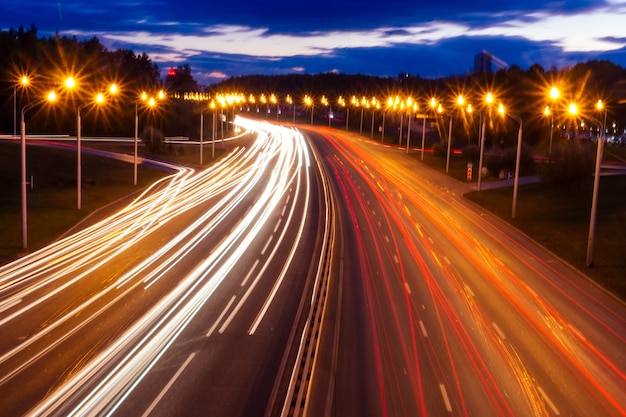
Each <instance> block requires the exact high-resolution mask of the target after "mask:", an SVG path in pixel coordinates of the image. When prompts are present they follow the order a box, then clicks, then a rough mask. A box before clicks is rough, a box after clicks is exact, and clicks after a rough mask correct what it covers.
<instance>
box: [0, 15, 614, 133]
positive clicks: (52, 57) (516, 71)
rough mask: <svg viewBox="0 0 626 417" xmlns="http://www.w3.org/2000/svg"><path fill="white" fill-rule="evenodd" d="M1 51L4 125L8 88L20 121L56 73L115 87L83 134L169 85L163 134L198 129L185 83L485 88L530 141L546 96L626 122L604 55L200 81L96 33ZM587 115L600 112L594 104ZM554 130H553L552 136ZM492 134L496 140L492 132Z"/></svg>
mask: <svg viewBox="0 0 626 417" xmlns="http://www.w3.org/2000/svg"><path fill="white" fill-rule="evenodd" d="M0 56H1V57H2V59H3V62H4V63H5V65H4V66H3V68H2V70H1V71H2V73H3V74H2V77H0V94H2V97H1V98H0V106H1V108H2V111H1V113H0V131H2V132H10V131H12V127H13V108H14V93H15V102H16V104H17V106H15V107H17V109H18V111H17V119H18V123H19V109H20V108H21V107H22V106H23V105H24V104H25V103H28V102H29V101H31V100H33V99H34V98H35V96H36V94H41V91H40V90H38V89H37V88H35V86H53V85H58V84H60V77H63V76H65V75H67V74H72V75H74V76H76V77H78V79H79V83H80V85H81V86H84V87H82V88H83V89H84V90H85V91H83V93H86V91H87V89H93V88H104V86H105V85H106V84H107V83H110V82H116V83H118V84H119V85H120V86H121V92H122V93H121V94H122V97H120V98H117V99H115V102H114V103H113V104H114V105H112V106H108V107H106V109H107V110H106V113H105V112H104V111H99V110H98V111H89V112H87V113H88V114H86V115H85V116H84V118H86V119H87V120H86V121H85V123H84V124H83V126H84V129H85V131H84V134H85V135H90V134H97V135H116V136H132V134H133V126H134V110H135V105H136V104H137V100H138V94H139V92H141V91H156V90H158V89H165V90H166V92H167V93H168V95H169V97H170V98H168V100H166V101H165V102H164V103H160V104H159V106H160V107H161V108H160V110H159V112H158V115H159V116H158V117H159V119H160V122H159V128H160V129H161V130H162V131H163V133H164V134H165V135H166V136H190V137H197V135H198V121H197V119H198V115H199V113H200V111H202V110H203V107H201V106H205V107H206V105H207V103H206V102H204V103H201V104H199V103H198V102H188V101H185V100H182V98H179V99H174V98H172V97H176V95H175V94H174V93H177V92H178V93H183V92H186V91H202V92H205V93H207V94H209V95H211V94H217V93H220V92H242V93H245V94H255V95H256V94H271V93H273V94H276V95H277V96H278V99H279V105H281V106H283V107H285V108H287V104H286V103H285V101H284V100H285V97H286V96H287V95H290V96H292V97H293V99H294V101H296V103H297V104H298V105H299V106H301V107H302V102H301V100H302V98H303V97H304V95H305V94H308V95H311V96H312V97H313V98H314V100H317V99H319V98H320V97H321V96H322V95H325V96H326V97H328V99H329V101H330V102H331V104H330V106H333V107H335V108H337V110H339V109H338V107H339V106H338V104H337V103H336V101H335V100H336V99H337V97H339V96H343V97H344V98H345V99H346V100H349V98H350V97H351V96H352V95H355V96H366V97H372V96H375V97H377V98H378V99H379V100H385V99H386V98H387V97H389V96H394V95H401V96H412V97H413V98H414V99H415V100H418V101H419V102H420V103H421V105H422V106H425V105H426V103H427V100H430V98H431V97H436V98H437V99H438V100H439V101H440V102H441V103H442V104H443V107H444V109H445V110H444V116H442V118H445V115H446V114H447V115H457V114H458V113H456V111H457V110H458V109H455V108H454V104H453V103H454V100H455V97H456V96H457V95H458V94H463V95H464V96H465V98H466V100H468V101H469V102H470V103H474V107H475V108H476V109H479V108H480V105H481V102H482V95H484V94H485V93H486V92H487V91H491V92H493V93H494V95H495V96H496V100H498V101H501V102H502V103H503V104H504V105H505V106H506V108H507V111H510V112H512V113H515V114H517V115H518V116H519V117H520V118H522V119H523V120H524V136H525V137H524V141H525V142H526V143H529V144H536V143H539V142H541V141H545V139H546V135H548V132H549V128H546V124H547V123H548V122H547V118H546V117H545V116H543V111H544V107H545V106H547V105H549V106H552V109H553V111H554V113H553V118H554V122H555V124H557V125H559V126H567V124H568V123H569V124H570V125H572V126H573V122H572V120H571V119H570V118H569V116H568V115H567V114H566V112H565V110H564V108H565V106H566V104H567V101H575V102H577V103H578V104H579V105H580V106H586V107H587V108H592V107H593V103H595V101H596V100H598V99H602V100H603V102H604V103H605V105H606V111H607V125H608V126H609V127H610V128H611V129H612V126H613V125H615V130H616V131H617V132H618V133H620V134H622V133H623V132H624V127H625V126H626V70H625V69H624V68H622V67H620V66H619V65H616V64H614V63H612V62H609V61H589V62H585V63H579V64H576V65H574V66H572V67H569V68H564V69H556V68H550V69H548V70H546V69H544V68H543V67H541V66H540V65H537V64H535V65H532V66H531V67H530V68H529V69H528V70H523V69H522V68H520V67H518V66H511V67H509V68H507V69H501V70H498V71H497V72H495V73H493V74H489V73H472V74H464V75H460V76H451V77H441V78H436V79H430V78H422V77H419V76H416V75H406V74H402V75H400V76H397V77H377V76H370V75H364V74H336V73H323V74H315V75H312V74H288V75H272V76H267V75H248V76H238V77H232V78H230V79H227V80H224V81H222V82H221V83H219V84H215V85H212V86H207V87H201V86H199V85H198V84H197V82H196V81H195V80H194V79H193V76H192V70H191V68H190V67H189V66H188V65H182V66H180V67H178V68H177V69H176V70H174V71H170V72H169V73H168V74H167V75H166V76H165V77H161V73H160V69H159V67H158V65H157V64H156V63H154V62H152V60H151V59H150V57H149V56H148V55H146V54H145V53H142V54H136V53H134V52H133V51H132V50H129V49H116V50H108V49H107V48H105V47H104V46H103V45H102V44H101V43H100V41H99V40H98V39H97V38H96V37H93V38H91V39H87V40H79V39H78V38H76V37H75V36H72V37H68V36H61V35H59V34H55V35H54V36H50V37H39V36H38V34H37V28H36V27H35V26H31V27H30V28H28V29H24V28H23V27H20V28H18V29H13V28H11V29H9V30H7V31H0ZM21 74H33V77H35V78H34V79H33V80H32V84H33V88H21V87H19V86H18V78H19V76H20V75H21ZM552 85H558V86H559V88H560V90H561V96H562V97H563V99H562V101H561V103H560V108H557V106H555V103H551V102H550V101H549V97H548V91H549V88H550V87H551V86H552ZM85 97H86V96H85V94H78V93H75V94H69V95H68V96H67V97H65V98H62V100H65V101H66V102H64V103H62V104H60V105H58V106H46V107H47V108H46V111H38V112H32V113H29V116H28V118H29V120H28V130H29V132H32V133H44V132H45V133H60V134H75V130H76V120H75V119H76V109H77V107H78V106H79V105H80V104H81V100H82V101H84V100H86V98H85ZM177 97H182V95H179V96H177ZM315 106H316V111H318V112H323V111H324V110H323V109H322V107H321V105H319V103H316V105H315ZM144 113H147V112H142V113H141V117H142V118H144V119H145V120H148V119H146V118H147V117H148V116H149V115H147V114H144ZM111 115H112V116H113V117H111ZM352 117H354V116H352ZM393 117H394V116H393V115H390V120H389V122H390V123H393ZM395 117H396V118H397V115H396V116H395ZM495 117H496V116H494V115H491V117H490V122H489V126H490V131H489V134H490V135H491V136H492V138H496V137H498V138H499V137H503V138H504V140H505V141H506V142H509V141H510V142H514V140H515V132H516V129H515V122H513V121H511V120H508V121H506V122H497V123H496V122H494V120H495ZM583 117H584V115H583ZM590 117H597V118H599V117H600V116H599V115H597V114H591V113H590ZM89 118H92V119H93V120H89ZM456 119H459V120H456ZM492 119H494V120H492ZM143 121H144V120H143V119H142V122H143ZM458 123H460V118H455V126H454V129H453V131H454V132H463V131H464V129H465V130H467V129H468V127H467V126H465V127H464V126H457V124H458ZM18 128H19V126H18ZM572 128H573V127H572ZM566 131H567V129H566ZM560 133H561V131H560V130H559V131H558V132H557V135H558V134H560ZM458 134H461V133H458ZM466 134H467V135H468V142H471V139H472V138H471V137H470V136H471V135H476V134H477V131H475V129H474V131H467V132H466ZM493 141H494V142H495V144H496V145H497V141H496V140H495V139H493Z"/></svg>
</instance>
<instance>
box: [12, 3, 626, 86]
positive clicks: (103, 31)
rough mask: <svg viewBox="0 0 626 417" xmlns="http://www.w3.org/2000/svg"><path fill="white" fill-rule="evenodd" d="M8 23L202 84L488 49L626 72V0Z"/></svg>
mask: <svg viewBox="0 0 626 417" xmlns="http://www.w3.org/2000/svg"><path fill="white" fill-rule="evenodd" d="M0 10H1V11H2V13H0V28H2V30H7V29H8V28H10V27H14V28H17V27H19V26H24V27H26V28H28V27H30V26H31V24H33V25H35V26H36V27H37V29H38V31H39V35H40V36H50V35H53V34H54V33H55V32H58V33H60V34H62V35H68V36H74V35H75V36H77V37H78V38H80V39H83V38H91V37H93V36H96V37H97V38H98V39H99V40H100V41H101V43H102V44H103V45H105V46H106V47H107V48H109V49H117V48H127V49H132V50H133V51H135V53H138V54H139V53H142V52H145V53H147V54H148V55H149V56H150V58H151V59H152V61H153V62H155V63H157V64H158V65H159V67H160V68H161V70H162V71H163V74H165V72H166V71H167V69H168V68H170V67H172V66H178V65H183V64H189V65H190V66H191V68H192V74H193V76H194V78H195V79H196V80H197V81H198V82H199V83H200V84H203V85H208V84H211V83H214V82H218V81H220V80H222V79H224V78H228V77H231V76H239V75H247V74H290V73H307V74H316V73H321V72H339V73H346V74H354V73H360V74H369V75H378V76H396V75H398V74H399V73H409V74H413V75H419V76H421V77H439V76H449V75H458V74H465V73H467V72H469V71H471V69H472V67H473V59H474V56H475V55H476V54H477V53H479V52H480V51H482V50H487V51H489V52H491V53H492V54H494V55H495V56H496V57H498V58H499V59H501V60H502V61H504V62H505V63H507V64H509V65H513V64H515V65H519V66H520V67H522V68H523V69H527V68H528V67H529V66H530V65H532V64H535V63H537V64H540V65H542V66H543V67H544V68H546V69H548V68H550V67H552V66H555V67H557V68H563V67H566V66H569V65H573V64H575V63H576V62H581V61H586V60H590V59H606V60H610V61H612V62H615V63H616V64H618V65H621V66H622V67H626V0H595V1H591V0H577V1H553V2H544V1H536V0H526V1H521V0H510V1H508V2H504V1H496V0H472V1H467V0H459V1H450V0H439V1H436V0H434V1H433V0H430V1H428V2H426V1H422V0H413V1H410V0H384V1H380V0H343V1H342V0H338V1H329V0H327V1H320V0H317V1H297V0H265V1H264V0H254V1H251V0H230V1H229V0H219V1H216V0H212V1H194V0H186V1H185V0H183V1H164V0H148V1H144V0H123V1H117V0H108V1H104V0H91V1H82V0H56V1H50V0H20V1H16V0H0Z"/></svg>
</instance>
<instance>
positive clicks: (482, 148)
mask: <svg viewBox="0 0 626 417" xmlns="http://www.w3.org/2000/svg"><path fill="white" fill-rule="evenodd" d="M493 101H494V98H493V94H491V93H487V95H486V96H485V104H486V105H487V109H488V110H491V105H492V104H493ZM486 121H487V117H483V126H482V129H481V132H480V136H481V137H480V155H479V158H478V187H477V189H478V191H480V185H481V179H482V177H483V154H484V153H485V129H486V127H487V126H486Z"/></svg>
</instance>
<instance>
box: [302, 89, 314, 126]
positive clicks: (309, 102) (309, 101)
mask: <svg viewBox="0 0 626 417" xmlns="http://www.w3.org/2000/svg"><path fill="white" fill-rule="evenodd" d="M304 104H305V105H306V106H307V107H308V106H310V107H311V126H313V110H314V103H313V99H312V98H311V96H309V95H308V94H307V95H305V96H304Z"/></svg>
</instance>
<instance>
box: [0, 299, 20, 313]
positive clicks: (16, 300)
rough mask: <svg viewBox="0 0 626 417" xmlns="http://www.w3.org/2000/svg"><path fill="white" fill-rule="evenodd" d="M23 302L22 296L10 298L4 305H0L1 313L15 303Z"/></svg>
mask: <svg viewBox="0 0 626 417" xmlns="http://www.w3.org/2000/svg"><path fill="white" fill-rule="evenodd" d="M21 302H22V299H21V298H14V299H13V300H9V301H6V302H4V303H3V304H2V305H0V313H2V312H3V311H5V310H8V309H10V308H11V307H13V306H14V305H16V304H19V303H21Z"/></svg>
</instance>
